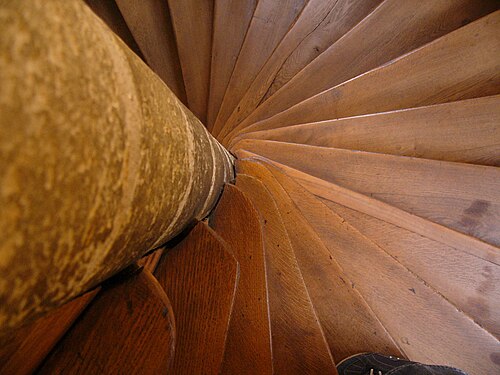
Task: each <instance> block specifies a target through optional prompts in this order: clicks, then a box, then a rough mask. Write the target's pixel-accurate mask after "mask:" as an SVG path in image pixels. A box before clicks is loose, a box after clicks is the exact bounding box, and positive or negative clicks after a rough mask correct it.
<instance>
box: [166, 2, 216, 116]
mask: <svg viewBox="0 0 500 375" xmlns="http://www.w3.org/2000/svg"><path fill="white" fill-rule="evenodd" d="M168 6H169V9H170V15H171V19H172V24H173V27H174V33H175V38H176V41H177V49H178V52H179V59H180V63H181V68H182V76H183V78H184V86H185V88H186V96H187V102H188V107H189V109H190V110H191V111H192V112H193V113H194V114H195V115H196V117H198V119H200V121H201V122H203V123H206V116H207V105H208V92H209V86H210V61H211V55H212V23H213V8H214V0H202V1H199V0H182V1H178V0H168Z"/></svg>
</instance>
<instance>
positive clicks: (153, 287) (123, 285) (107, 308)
mask: <svg viewBox="0 0 500 375" xmlns="http://www.w3.org/2000/svg"><path fill="white" fill-rule="evenodd" d="M174 347H175V323H174V315H173V312H172V308H171V305H170V302H169V300H168V298H167V296H166V294H165V292H164V291H163V290H162V288H161V287H160V285H159V284H158V281H157V280H156V279H155V278H154V277H153V276H152V275H151V273H150V272H149V271H147V270H145V269H143V270H139V271H138V272H137V273H135V274H132V275H130V276H124V278H123V279H121V278H118V279H115V280H112V281H111V282H110V283H109V284H107V285H106V286H105V287H104V288H103V289H102V291H101V292H100V293H99V294H98V295H97V297H96V298H95V300H94V301H93V303H92V305H91V306H89V308H87V310H86V311H85V313H84V314H83V315H82V317H81V318H80V319H79V320H78V321H77V323H76V324H75V325H74V326H73V327H72V329H71V331H69V332H68V334H66V336H64V338H63V339H62V340H61V341H60V342H59V344H58V345H57V347H56V348H55V349H54V351H52V353H51V354H50V355H49V357H48V358H47V360H46V361H45V362H44V363H43V365H42V366H41V368H40V370H39V373H40V374H61V373H71V374H121V373H123V371H124V369H127V372H129V373H148V374H162V373H163V374H164V373H167V372H168V371H169V368H170V367H169V366H170V364H171V360H172V357H173V354H174Z"/></svg>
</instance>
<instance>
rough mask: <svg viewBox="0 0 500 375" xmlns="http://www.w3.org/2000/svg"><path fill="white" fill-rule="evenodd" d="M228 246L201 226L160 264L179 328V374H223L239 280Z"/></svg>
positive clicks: (176, 366)
mask: <svg viewBox="0 0 500 375" xmlns="http://www.w3.org/2000/svg"><path fill="white" fill-rule="evenodd" d="M238 274H239V269H238V263H237V262H236V260H235V258H234V257H233V255H232V254H231V252H230V250H229V248H228V246H227V244H225V242H224V241H223V240H222V239H221V238H220V237H219V236H218V235H217V234H216V233H215V232H214V231H213V230H212V229H210V228H209V227H208V225H207V224H206V223H203V222H200V223H198V224H197V225H196V227H195V228H194V229H193V230H192V231H191V232H190V233H189V235H188V236H187V237H186V238H185V239H184V240H183V241H182V242H180V243H179V244H178V245H177V246H175V247H174V248H172V249H170V250H169V251H168V252H167V253H166V254H165V255H164V256H163V257H162V259H161V260H160V264H159V265H158V267H157V268H156V271H155V276H156V277H157V278H158V281H159V282H160V284H161V286H162V287H163V289H164V290H165V292H166V293H167V295H168V296H169V298H170V301H171V302H172V309H173V312H174V315H175V323H176V327H177V340H176V344H175V358H174V361H173V364H172V368H171V371H172V373H173V374H218V373H219V371H220V368H221V364H222V359H223V355H224V347H225V342H226V335H227V330H228V326H229V321H230V317H231V312H232V308H233V301H234V296H235V291H236V286H237V280H238Z"/></svg>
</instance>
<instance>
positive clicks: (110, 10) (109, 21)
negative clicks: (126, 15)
mask: <svg viewBox="0 0 500 375" xmlns="http://www.w3.org/2000/svg"><path fill="white" fill-rule="evenodd" d="M85 3H86V4H87V5H88V6H89V7H90V8H91V9H92V11H93V12H94V13H95V14H96V15H97V16H98V17H99V18H100V19H102V20H103V21H104V22H105V23H106V25H108V27H109V28H110V29H111V30H113V32H114V33H115V34H116V35H118V36H119V37H120V39H121V40H123V41H124V42H125V44H127V46H129V48H130V49H131V50H132V51H134V52H135V53H136V54H137V55H138V56H140V57H141V58H142V59H144V56H143V55H142V52H141V50H140V48H139V46H138V45H137V42H136V41H135V39H134V37H133V36H132V33H131V32H130V29H129V28H128V26H127V23H126V22H125V20H124V19H123V16H122V14H121V13H120V9H118V6H117V5H116V2H115V1H102V0H85Z"/></svg>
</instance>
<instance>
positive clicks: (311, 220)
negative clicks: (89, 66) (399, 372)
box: [0, 0, 500, 375]
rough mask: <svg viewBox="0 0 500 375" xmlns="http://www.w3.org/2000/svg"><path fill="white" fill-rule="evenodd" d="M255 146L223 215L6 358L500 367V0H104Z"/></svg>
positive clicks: (210, 368)
mask: <svg viewBox="0 0 500 375" xmlns="http://www.w3.org/2000/svg"><path fill="white" fill-rule="evenodd" d="M86 3H87V4H88V5H89V6H90V7H91V8H92V9H93V11H94V12H95V13H96V14H97V16H99V17H100V18H101V19H102V20H103V21H104V22H105V23H107V24H108V26H109V27H110V28H111V29H112V30H113V31H114V32H115V33H116V34H117V35H118V36H119V37H120V38H121V39H122V40H123V41H124V42H125V43H126V44H127V45H128V46H129V47H130V48H131V49H132V50H134V51H135V52H136V53H137V54H138V55H139V56H140V57H141V58H142V59H143V60H144V62H145V63H146V64H147V65H149V66H150V68H151V69H152V70H153V71H154V72H155V73H156V74H157V75H158V76H159V77H160V78H161V79H162V80H163V81H164V82H165V83H166V84H167V85H168V87H169V88H170V89H171V90H172V91H173V92H174V93H175V94H176V95H177V96H178V97H179V99H180V100H181V101H182V102H183V103H185V104H186V106H187V107H188V108H189V109H190V110H191V111H192V112H193V113H194V114H195V115H196V116H197V117H198V118H199V119H200V120H201V121H203V122H204V124H206V127H207V128H208V129H209V130H210V131H211V133H212V134H213V135H214V136H216V137H217V139H218V140H219V141H220V142H221V143H222V144H224V145H225V146H226V147H228V148H229V149H230V150H231V152H232V153H233V154H234V155H235V156H237V157H238V160H237V163H236V172H237V178H236V181H235V182H234V184H229V185H226V186H225V189H224V192H223V195H222V197H221V198H220V201H219V203H218V206H217V207H216V209H215V210H214V211H213V212H212V213H211V215H210V216H209V217H208V218H207V219H206V220H205V221H202V222H198V223H195V224H194V225H193V228H191V229H190V230H187V231H186V233H184V234H183V235H182V236H179V237H178V238H177V239H176V240H175V241H173V242H171V243H169V244H168V245H167V246H166V247H164V248H161V249H159V250H157V251H155V252H153V253H151V254H149V255H147V256H146V257H145V258H143V259H141V260H139V261H138V262H137V264H134V265H133V266H131V267H129V268H128V269H126V270H125V271H123V272H121V273H120V274H118V275H116V276H115V277H113V278H112V279H110V280H108V281H107V282H105V283H104V284H103V285H102V286H100V287H99V288H98V289H95V290H93V291H90V292H89V293H87V294H85V295H83V296H81V297H79V298H77V299H75V300H73V301H71V302H70V303H69V304H67V305H64V306H62V307H60V308H58V309H56V310H54V311H53V312H52V313H50V314H49V315H47V316H45V317H43V318H42V319H40V320H38V321H36V322H32V323H30V324H28V325H26V326H24V327H22V329H20V330H19V331H17V332H16V333H15V334H14V335H13V336H12V337H8V338H6V339H5V340H4V344H3V345H2V348H1V349H0V373H1V374H29V373H33V372H36V373H43V374H56V373H57V374H98V373H99V374H115V373H116V374H123V373H142V374H157V373H158V374H165V373H172V374H218V373H224V374H273V373H274V374H336V373H337V371H336V368H335V364H336V363H338V362H340V361H341V360H343V359H344V358H346V357H348V356H351V355H354V354H357V353H361V352H379V353H383V354H387V355H394V356H399V357H404V358H408V359H411V360H415V361H419V362H424V363H429V364H443V365H449V366H454V367H458V368H461V369H463V370H464V371H467V372H468V373H470V374H471V375H472V374H474V375H475V374H478V375H482V374H484V375H486V374H496V373H500V342H499V339H500V250H499V246H500V224H499V223H500V168H499V167H500V10H498V9H499V8H500V7H499V5H500V4H499V3H498V2H497V1H494V0H491V1H490V0H440V1H436V0H420V1H403V2H402V1H400V0H285V1H276V0H240V1H232V2H231V1H220V0H214V1H210V0H207V1H195V0H183V1H178V0H168V1H165V0H146V1H141V2H138V1H132V0H114V1H112V0H110V1H97V0H86Z"/></svg>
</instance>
